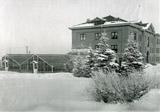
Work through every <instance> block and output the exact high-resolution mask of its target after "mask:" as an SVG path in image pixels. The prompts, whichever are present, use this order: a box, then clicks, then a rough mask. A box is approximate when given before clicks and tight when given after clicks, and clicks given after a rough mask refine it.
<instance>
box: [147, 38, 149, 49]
mask: <svg viewBox="0 0 160 112" xmlns="http://www.w3.org/2000/svg"><path fill="white" fill-rule="evenodd" d="M147 47H149V37H147Z"/></svg>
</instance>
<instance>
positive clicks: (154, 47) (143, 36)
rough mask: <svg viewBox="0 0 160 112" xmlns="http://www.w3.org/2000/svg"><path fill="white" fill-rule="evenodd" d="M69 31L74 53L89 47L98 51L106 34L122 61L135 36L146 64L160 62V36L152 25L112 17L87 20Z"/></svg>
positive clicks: (111, 46)
mask: <svg viewBox="0 0 160 112" xmlns="http://www.w3.org/2000/svg"><path fill="white" fill-rule="evenodd" d="M69 29H71V30H72V50H73V51H79V50H86V49H88V48H89V47H91V48H92V49H96V48H97V47H98V45H97V44H98V43H99V38H100V37H101V33H102V32H106V33H107V36H108V37H109V41H108V44H109V45H110V48H111V49H112V50H114V51H115V52H116V53H117V58H118V59H121V58H122V53H123V52H124V49H125V48H126V44H127V39H128V37H129V35H130V34H133V36H134V40H135V41H137V42H138V43H139V50H140V52H141V53H142V54H143V57H144V62H146V63H159V62H160V35H159V34H158V33H156V32H155V29H154V27H153V25H152V24H151V23H142V22H141V21H139V22H136V21H127V20H124V19H121V18H117V17H113V16H111V15H110V16H106V17H103V18H99V17H96V18H94V19H92V20H90V19H87V21H86V22H84V23H81V24H78V25H75V26H73V27H70V28H69Z"/></svg>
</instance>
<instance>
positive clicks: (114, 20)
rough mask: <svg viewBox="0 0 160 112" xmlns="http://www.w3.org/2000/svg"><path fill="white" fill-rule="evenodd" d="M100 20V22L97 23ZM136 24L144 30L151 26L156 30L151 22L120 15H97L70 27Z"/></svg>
mask: <svg viewBox="0 0 160 112" xmlns="http://www.w3.org/2000/svg"><path fill="white" fill-rule="evenodd" d="M95 22H99V23H95ZM127 24H128V25H134V26H136V27H138V28H141V29H143V30H149V28H150V26H151V29H152V30H150V31H152V32H154V27H153V26H152V24H151V23H142V21H140V20H135V21H126V20H124V19H121V18H119V17H113V16H111V15H109V16H106V17H103V18H99V17H96V18H94V19H92V20H90V19H88V20H87V21H86V22H84V23H81V24H78V25H75V26H73V27H71V28H70V29H74V28H90V27H105V26H112V25H114V26H115V25H127Z"/></svg>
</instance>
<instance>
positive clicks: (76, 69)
mask: <svg viewBox="0 0 160 112" xmlns="http://www.w3.org/2000/svg"><path fill="white" fill-rule="evenodd" d="M85 63H86V58H85V56H82V55H77V56H76V57H75V58H74V61H73V75H74V76H76V77H87V78H89V77H91V76H90V70H88V68H87V66H86V65H85Z"/></svg>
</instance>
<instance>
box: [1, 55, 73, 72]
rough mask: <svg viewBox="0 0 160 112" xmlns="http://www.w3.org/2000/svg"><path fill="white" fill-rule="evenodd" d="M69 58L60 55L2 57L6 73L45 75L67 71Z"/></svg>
mask: <svg viewBox="0 0 160 112" xmlns="http://www.w3.org/2000/svg"><path fill="white" fill-rule="evenodd" d="M69 64H70V60H69V56H68V55H65V54H64V55H62V54H8V55H5V56H4V57H2V66H3V69H4V70H6V71H19V72H33V73H38V72H40V73H47V72H61V71H69Z"/></svg>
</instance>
